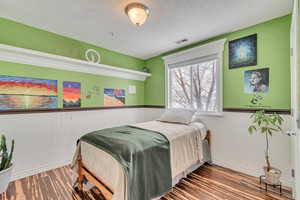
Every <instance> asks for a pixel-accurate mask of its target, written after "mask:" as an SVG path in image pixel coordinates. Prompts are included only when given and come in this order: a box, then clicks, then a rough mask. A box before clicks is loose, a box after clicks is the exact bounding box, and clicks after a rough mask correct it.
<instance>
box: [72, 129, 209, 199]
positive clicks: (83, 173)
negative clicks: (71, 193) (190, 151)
mask: <svg viewBox="0 0 300 200" xmlns="http://www.w3.org/2000/svg"><path fill="white" fill-rule="evenodd" d="M205 139H206V140H207V141H208V144H209V147H210V146H211V131H210V130H207V134H206V137H205ZM84 181H88V182H90V183H91V184H94V185H95V186H96V187H97V189H98V190H99V191H100V192H101V193H102V195H103V197H104V198H105V200H111V199H112V197H113V194H114V191H113V189H112V188H110V187H109V186H107V184H105V183H104V182H103V181H102V180H101V179H100V178H99V177H97V176H96V175H94V174H93V173H91V172H90V171H89V170H88V168H87V167H86V166H85V165H84V163H83V162H82V159H79V161H78V179H77V185H78V189H79V190H81V191H82V190H83V183H84Z"/></svg>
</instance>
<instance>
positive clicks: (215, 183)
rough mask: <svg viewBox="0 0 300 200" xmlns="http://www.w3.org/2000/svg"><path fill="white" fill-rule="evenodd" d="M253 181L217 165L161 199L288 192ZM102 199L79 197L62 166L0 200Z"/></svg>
mask: <svg viewBox="0 0 300 200" xmlns="http://www.w3.org/2000/svg"><path fill="white" fill-rule="evenodd" d="M260 187H261V186H260V185H259V181H258V179H257V178H254V177H251V176H248V175H245V174H242V173H238V172H235V171H232V170H229V169H225V168H222V167H219V166H208V165H205V166H202V167H200V168H199V169H198V170H196V171H195V172H194V173H192V174H190V175H189V177H188V178H186V179H183V180H181V182H180V183H179V184H178V185H177V186H176V187H175V188H174V189H173V191H172V192H170V193H169V194H167V195H166V196H165V197H163V198H162V200H225V199H228V200H242V199H245V200H263V199H268V200H271V199H273V200H285V199H291V192H290V191H289V190H288V189H287V188H284V189H283V195H282V196H280V195H279V194H278V191H277V190H274V189H273V188H272V189H271V188H270V191H269V192H268V193H266V192H265V191H264V189H261V188H260ZM23 199H26V200H52V199H53V200H103V198H102V197H101V194H99V192H98V191H97V189H96V188H93V189H92V190H90V191H88V192H85V193H83V194H80V193H78V192H76V191H74V190H73V189H72V186H71V171H70V168H69V167H63V168H59V169H55V170H52V171H48V172H45V173H41V174H38V175H35V176H31V177H28V178H24V179H21V180H18V181H15V182H13V183H11V184H10V186H9V188H8V191H7V193H4V194H2V195H0V200H23Z"/></svg>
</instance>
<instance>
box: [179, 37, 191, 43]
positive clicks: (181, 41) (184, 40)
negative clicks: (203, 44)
mask: <svg viewBox="0 0 300 200" xmlns="http://www.w3.org/2000/svg"><path fill="white" fill-rule="evenodd" d="M187 41H189V40H188V39H186V38H184V39H182V40H179V41H177V42H176V44H183V43H186V42H187Z"/></svg>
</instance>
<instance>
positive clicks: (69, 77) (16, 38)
mask: <svg viewBox="0 0 300 200" xmlns="http://www.w3.org/2000/svg"><path fill="white" fill-rule="evenodd" d="M0 30H1V31H0V43H2V44H7V45H12V46H16V47H21V48H26V49H32V50H37V51H42V52H47V53H51V54H56V55H61V56H66V57H71V58H76V59H81V60H84V53H85V51H86V50H87V49H89V48H93V49H95V50H97V51H99V52H100V54H101V58H102V61H101V63H103V64H107V65H113V66H118V67H121V68H127V69H133V70H139V71H142V68H143V67H144V66H145V61H143V60H141V59H137V58H134V57H131V56H127V55H124V54H120V53H117V52H113V51H110V50H107V49H104V48H101V47H97V46H94V45H91V44H88V43H84V42H81V41H78V40H74V39H71V38H68V37H64V36H61V35H57V34H54V33H50V32H47V31H43V30H40V29H37V28H33V27H30V26H27V25H24V24H20V23H17V22H14V21H11V20H7V19H4V18H0ZM99 39H101V38H99ZM0 75H12V76H22V77H31V78H42V79H51V80H58V86H59V90H58V91H59V105H60V107H61V106H62V97H61V93H62V81H64V80H65V81H77V82H81V87H82V89H81V90H82V92H81V97H82V107H95V106H103V88H120V89H126V105H143V104H144V82H143V81H133V80H126V79H120V78H112V77H104V76H98V75H91V74H85V73H78V72H70V71H64V70H55V69H50V68H42V67H37V66H30V65H23V64H15V63H8V62H1V61H0ZM128 85H136V87H137V93H136V94H132V95H129V94H128V93H127V89H128ZM95 87H98V88H99V89H100V93H99V92H98V93H97V92H95V91H94V90H93V88H95ZM89 91H90V92H92V96H91V98H90V99H88V98H85V97H86V96H87V94H88V92H89ZM96 93H97V94H96Z"/></svg>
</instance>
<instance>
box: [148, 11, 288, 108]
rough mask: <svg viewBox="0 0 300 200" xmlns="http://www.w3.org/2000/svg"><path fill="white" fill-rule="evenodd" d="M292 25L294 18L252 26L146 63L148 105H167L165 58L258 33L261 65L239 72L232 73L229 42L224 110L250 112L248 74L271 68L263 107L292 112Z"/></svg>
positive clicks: (225, 57) (224, 84) (226, 53)
mask: <svg viewBox="0 0 300 200" xmlns="http://www.w3.org/2000/svg"><path fill="white" fill-rule="evenodd" d="M290 23H291V16H285V17H281V18H277V19H273V20H271V21H268V22H265V23H261V24H258V25H255V26H251V27H248V28H245V29H242V30H239V31H235V32H232V33H228V34H224V35H222V36H218V37H215V38H212V39H210V40H207V41H204V42H199V43H196V44H193V45H190V46H188V47H184V48H181V49H177V50H175V51H172V52H168V53H165V54H163V55H161V56H157V57H154V58H151V59H149V60H147V61H146V66H147V67H148V68H149V69H150V71H151V73H152V77H150V78H148V79H147V81H146V83H145V104H146V105H164V104H165V86H164V85H165V83H164V82H165V80H164V77H165V71H164V62H163V60H162V56H165V55H169V54H171V53H174V52H178V51H181V50H185V49H188V48H191V47H195V46H198V45H202V44H205V43H208V42H211V41H214V40H218V39H222V38H227V40H228V41H231V40H234V39H237V38H241V37H244V36H248V35H251V34H254V33H257V36H258V46H257V48H258V65H257V66H251V67H243V68H238V69H232V70H229V69H228V62H229V61H228V42H227V43H226V46H225V51H224V66H223V70H224V73H223V76H224V82H223V87H224V108H249V107H250V106H251V104H250V99H251V98H253V95H252V94H246V93H244V87H243V81H244V71H247V70H252V69H258V68H270V88H269V93H267V94H262V95H261V96H263V97H264V100H263V101H262V102H261V103H262V105H261V107H264V108H266V109H267V108H269V109H290V95H291V94H290Z"/></svg>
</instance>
